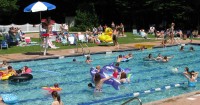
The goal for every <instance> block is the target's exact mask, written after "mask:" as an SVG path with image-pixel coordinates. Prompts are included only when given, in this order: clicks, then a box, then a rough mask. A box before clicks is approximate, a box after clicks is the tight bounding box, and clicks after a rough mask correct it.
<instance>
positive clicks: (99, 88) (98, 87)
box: [94, 73, 111, 92]
mask: <svg viewBox="0 0 200 105" xmlns="http://www.w3.org/2000/svg"><path fill="white" fill-rule="evenodd" d="M110 78H111V77H107V78H102V79H101V75H100V74H99V73H96V74H95V76H94V83H95V90H94V92H102V86H103V83H104V81H106V80H108V79H110Z"/></svg>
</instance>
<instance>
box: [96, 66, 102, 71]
mask: <svg viewBox="0 0 200 105" xmlns="http://www.w3.org/2000/svg"><path fill="white" fill-rule="evenodd" d="M96 70H97V73H99V72H100V71H101V66H100V65H98V66H96Z"/></svg>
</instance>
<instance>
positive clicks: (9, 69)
mask: <svg viewBox="0 0 200 105" xmlns="http://www.w3.org/2000/svg"><path fill="white" fill-rule="evenodd" d="M4 73H5V74H9V73H12V74H13V75H17V73H16V71H15V70H14V69H13V68H12V66H8V68H7V70H5V72H4Z"/></svg>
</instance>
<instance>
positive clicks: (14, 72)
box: [0, 60, 32, 80]
mask: <svg viewBox="0 0 200 105" xmlns="http://www.w3.org/2000/svg"><path fill="white" fill-rule="evenodd" d="M0 68H3V69H5V70H3V71H1V72H0V80H1V78H2V76H3V75H8V74H12V75H14V76H17V75H21V74H30V73H31V72H32V70H31V69H30V68H29V67H28V66H24V67H22V68H21V69H19V70H15V69H14V68H13V67H12V66H10V65H9V64H8V63H7V61H5V60H4V61H3V63H2V64H0Z"/></svg>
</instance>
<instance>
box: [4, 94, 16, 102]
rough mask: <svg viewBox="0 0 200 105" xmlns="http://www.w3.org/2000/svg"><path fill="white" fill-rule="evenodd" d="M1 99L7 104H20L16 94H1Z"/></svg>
mask: <svg viewBox="0 0 200 105" xmlns="http://www.w3.org/2000/svg"><path fill="white" fill-rule="evenodd" d="M1 97H2V99H3V101H4V102H5V103H6V104H15V103H17V102H18V98H17V96H16V95H14V94H1Z"/></svg>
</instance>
